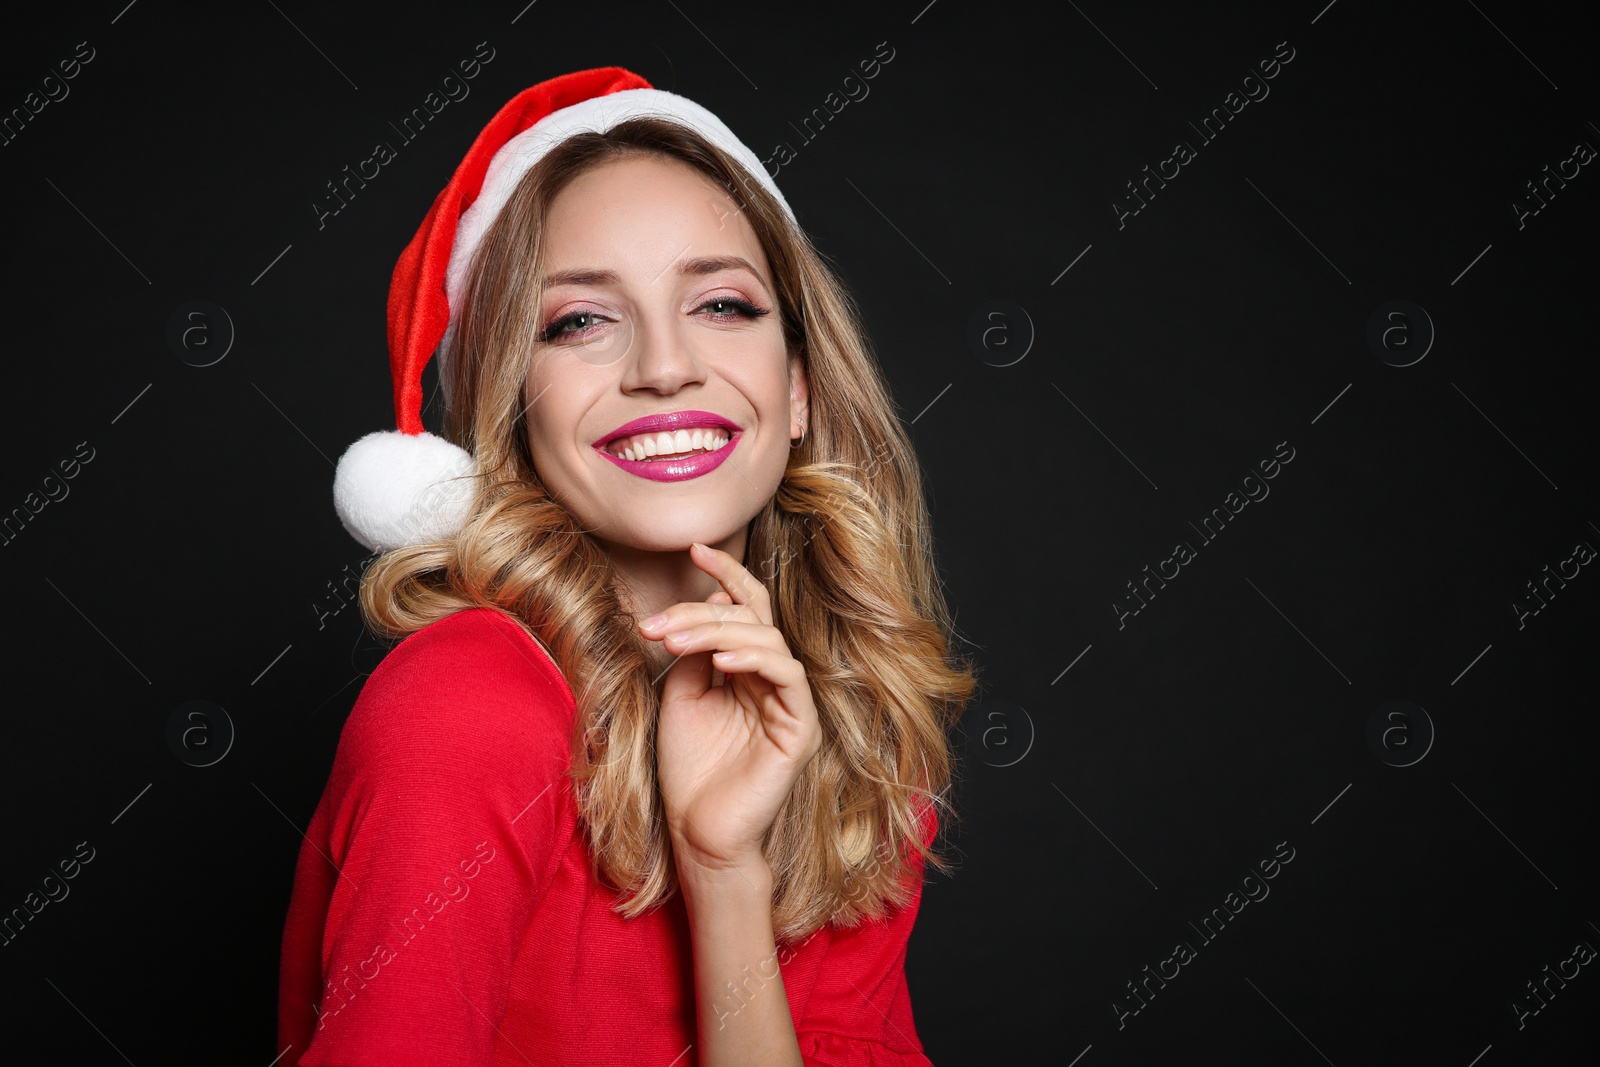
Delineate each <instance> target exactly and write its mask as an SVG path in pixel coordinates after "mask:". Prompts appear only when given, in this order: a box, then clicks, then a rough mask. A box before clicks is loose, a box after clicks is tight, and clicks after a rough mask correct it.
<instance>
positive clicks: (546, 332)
mask: <svg viewBox="0 0 1600 1067" xmlns="http://www.w3.org/2000/svg"><path fill="white" fill-rule="evenodd" d="M713 304H727V305H728V306H730V307H732V308H733V309H734V314H736V315H737V316H739V317H740V318H745V319H756V318H760V317H761V316H762V315H767V314H770V310H769V309H767V308H763V307H757V306H756V305H754V304H752V303H750V302H749V301H748V300H738V299H735V298H734V297H731V296H718V297H713V298H711V299H710V300H707V301H706V302H705V303H703V304H701V305H700V307H698V308H695V310H696V311H700V310H703V309H705V308H708V307H710V306H711V305H713ZM598 314H599V312H595V311H574V312H572V313H571V314H568V315H563V316H561V317H560V318H559V319H556V320H555V321H553V322H551V323H550V324H549V325H547V326H546V327H545V328H544V329H542V330H540V331H539V338H538V339H539V341H540V343H542V344H548V343H549V342H551V341H554V340H557V339H558V338H562V337H582V336H583V335H584V334H586V333H588V330H577V331H573V332H567V331H565V330H564V329H563V327H564V326H566V325H567V323H569V322H572V321H573V320H574V319H581V318H583V317H584V316H585V315H588V316H590V317H595V316H598ZM712 317H713V318H718V316H715V315H713V316H712ZM723 321H726V320H723Z"/></svg>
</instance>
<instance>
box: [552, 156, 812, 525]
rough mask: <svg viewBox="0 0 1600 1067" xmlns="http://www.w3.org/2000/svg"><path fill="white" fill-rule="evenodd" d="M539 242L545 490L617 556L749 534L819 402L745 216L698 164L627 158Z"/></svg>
mask: <svg viewBox="0 0 1600 1067" xmlns="http://www.w3.org/2000/svg"><path fill="white" fill-rule="evenodd" d="M542 243H543V250H544V278H545V284H544V294H543V300H542V304H541V306H540V307H539V308H538V309H537V310H538V325H539V328H540V333H539V336H540V341H539V342H538V343H537V344H536V345H535V347H534V351H533V354H532V356H531V359H530V361H529V364H528V375H527V380H526V382H525V383H524V386H523V403H524V404H525V405H526V413H527V414H526V420H527V433H528V444H529V447H530V450H531V452H532V455H533V462H534V467H535V469H536V470H537V471H538V474H539V477H540V478H541V479H542V481H543V482H544V485H545V487H546V488H547V489H548V490H549V491H550V493H551V494H552V495H553V496H554V497H555V498H556V500H557V501H559V502H560V503H561V504H562V505H563V506H564V507H565V508H566V509H567V510H568V511H569V512H571V513H572V514H573V516H574V517H575V518H576V519H577V521H578V523H579V524H580V525H581V526H582V528H583V529H585V530H587V531H589V532H591V533H593V534H594V535H595V536H596V537H598V538H600V539H601V540H602V541H606V542H610V543H613V544H619V545H627V546H629V547H631V548H636V549H643V550H650V551H674V550H683V549H687V548H688V546H689V542H690V541H700V542H702V543H705V544H713V545H714V544H718V543H719V542H723V541H726V540H727V539H728V538H730V537H733V536H734V535H736V534H742V532H743V530H744V528H745V526H746V524H747V523H749V521H750V520H751V518H753V517H754V516H755V515H756V513H757V512H759V511H760V510H761V509H762V508H763V507H764V506H765V505H766V503H767V501H769V500H770V499H771V498H772V495H773V493H774V492H775V491H776V490H777V486H778V482H779V480H780V479H781V478H782V476H783V470H784V466H785V465H786V463H787V462H788V457H789V442H790V440H791V439H797V438H799V436H800V434H801V424H800V422H799V417H800V416H801V415H803V414H804V410H805V401H806V396H807V390H806V381H805V375H804V371H803V370H802V369H801V367H800V364H799V361H798V360H793V361H791V360H790V359H789V358H788V355H787V352H786V350H785V344H784V336H783V326H782V323H781V322H780V320H779V312H778V303H777V296H776V293H775V290H774V289H773V285H772V280H771V275H770V274H769V268H768V264H767V259H766V256H765V254H764V253H763V252H762V250H761V245H760V242H759V241H758V240H757V238H756V235H755V232H754V231H753V230H752V229H751V227H750V224H749V223H748V222H747V221H746V220H745V219H744V217H743V215H742V214H741V213H740V211H739V208H738V205H737V204H735V203H734V202H733V200H732V199H731V198H730V197H729V196H728V194H727V193H726V192H724V191H723V190H722V189H721V188H720V187H719V186H718V185H717V184H716V183H714V182H712V181H711V180H710V179H708V178H706V177H705V176H704V175H702V174H701V173H700V172H698V171H696V170H695V169H694V168H692V167H690V166H688V165H687V164H684V163H680V162H677V161H674V160H666V159H662V158H660V157H656V156H629V157H625V158H623V159H621V160H614V161H612V162H609V163H606V164H603V165H601V166H599V167H596V168H595V169H593V170H590V171H588V172H586V173H585V174H583V175H582V176H580V177H578V178H577V179H575V180H573V181H572V182H571V183H570V184H569V185H568V186H567V187H566V188H565V189H563V190H562V191H561V192H560V193H559V194H558V195H557V196H556V198H555V199H554V201H552V203H551V205H550V210H549V213H548V217H547V219H546V222H545V228H544V232H543V235H542ZM752 309H753V310H754V311H756V312H765V314H752V313H751V311H752ZM640 419H646V420H652V421H649V422H646V423H644V424H641V425H639V426H633V425H632V424H634V423H636V422H637V421H638V420H640ZM636 430H637V431H642V432H635V431H636ZM618 431H623V432H622V433H621V434H620V435H619V433H618ZM696 431H698V433H697V432H696ZM664 435H666V436H664ZM630 453H631V455H632V456H633V458H631V459H630V458H629V454H630Z"/></svg>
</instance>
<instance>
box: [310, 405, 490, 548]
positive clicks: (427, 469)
mask: <svg viewBox="0 0 1600 1067" xmlns="http://www.w3.org/2000/svg"><path fill="white" fill-rule="evenodd" d="M476 469H477V468H476V465H475V463H474V461H473V458H472V456H471V455H470V454H468V453H467V451H466V450H465V449H462V448H459V447H457V446H456V445H453V444H451V443H450V442H449V441H446V440H445V439H444V438H442V437H436V436H434V435H433V434H431V433H426V432H424V433H419V434H408V433H401V432H400V431H399V430H379V431H377V432H376V433H369V434H367V435H366V436H365V437H363V438H361V439H360V440H359V441H357V442H356V443H355V444H353V445H351V446H350V447H349V448H347V449H345V453H344V455H342V456H340V457H339V465H338V467H337V468H336V469H335V471H334V475H333V509H334V510H335V511H336V512H338V513H339V521H340V522H342V523H343V524H344V528H345V529H346V530H348V531H349V532H350V536H351V537H354V538H355V539H356V540H357V541H360V542H361V543H362V544H363V545H366V546H367V547H368V548H370V549H372V550H373V551H376V552H387V551H389V550H390V549H393V548H399V547H400V546H402V545H416V544H423V543H425V542H428V541H438V540H443V539H444V538H447V537H449V536H450V535H451V534H454V533H455V532H456V531H458V530H460V529H461V527H462V525H463V524H464V523H465V522H466V519H467V514H468V512H469V511H470V510H471V508H472V496H473V486H474V477H473V475H474V474H475V472H476Z"/></svg>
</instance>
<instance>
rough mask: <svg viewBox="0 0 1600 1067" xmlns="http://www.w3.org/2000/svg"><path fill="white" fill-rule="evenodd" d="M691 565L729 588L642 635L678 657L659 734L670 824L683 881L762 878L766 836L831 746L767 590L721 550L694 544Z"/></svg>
mask: <svg viewBox="0 0 1600 1067" xmlns="http://www.w3.org/2000/svg"><path fill="white" fill-rule="evenodd" d="M689 558H690V559H691V560H692V561H693V562H694V564H695V566H697V567H699V568H700V569H701V570H703V571H705V572H706V573H707V574H709V575H711V576H712V577H714V578H716V579H717V581H718V582H720V583H721V585H722V589H720V590H719V591H717V592H715V593H713V594H712V595H711V596H710V597H708V598H706V600H705V601H704V602H702V603H690V602H687V601H686V602H683V603H679V604H675V605H673V606H672V607H670V608H668V609H666V610H665V611H663V612H661V613H660V614H659V615H656V616H653V617H652V618H650V619H646V620H645V621H644V622H643V623H641V624H640V632H641V633H643V634H644V635H645V636H646V637H648V638H650V639H651V640H659V641H662V642H663V643H664V647H665V648H666V650H667V651H668V652H671V653H673V654H674V655H675V656H677V657H678V659H677V660H676V661H675V662H674V663H673V664H672V665H671V667H669V668H668V670H667V678H666V683H665V686H664V688H663V689H662V693H661V716H660V721H659V724H658V726H657V729H656V775H657V779H658V781H659V783H660V788H661V795H662V799H663V800H664V801H665V807H666V814H667V825H668V828H669V830H670V831H671V833H672V840H673V846H674V848H675V849H676V851H677V853H678V857H677V859H678V865H679V869H680V873H681V872H682V871H683V868H684V865H685V864H690V865H692V866H693V869H694V870H696V871H705V872H710V873H718V872H723V871H731V870H742V869H758V868H759V867H760V866H761V865H762V864H764V863H765V860H764V858H763V857H762V855H761V840H762V837H763V836H764V835H765V834H766V832H767V830H768V828H769V827H771V825H772V823H773V820H774V819H775V818H776V817H777V814H778V809H779V808H781V807H782V806H783V802H784V800H785V799H786V798H787V797H788V796H789V791H790V790H791V789H792V788H793V786H794V783H795V780H796V779H798V778H799V776H800V772H801V771H802V770H803V769H804V768H805V765H806V763H807V762H809V761H810V759H811V758H812V757H813V756H814V755H816V753H817V750H818V749H819V748H821V747H822V728H821V726H820V724H819V723H818V721H817V709H816V706H815V705H814V704H813V703H812V699H811V684H810V682H809V681H807V679H806V675H805V669H804V668H803V667H802V666H801V665H800V662H799V661H798V660H796V659H795V658H794V657H793V656H792V655H791V654H790V652H789V646H788V644H787V643H786V642H785V641H784V639H783V635H782V634H781V633H780V632H779V631H778V628H777V627H776V626H774V625H773V624H772V605H771V600H770V598H769V596H768V594H767V590H766V587H765V586H763V585H762V584H761V582H760V581H758V580H757V579H756V577H755V576H754V575H752V574H751V573H750V572H749V571H748V570H746V569H745V568H744V566H743V565H742V564H740V563H739V561H738V560H736V559H734V558H733V557H732V556H731V555H729V554H728V553H726V552H723V551H721V550H719V549H715V548H711V547H709V546H707V545H702V544H699V543H698V542H697V543H695V544H694V545H692V546H691V547H690V549H689ZM714 669H715V670H720V671H722V672H723V673H724V675H725V678H724V680H723V683H722V684H721V685H717V684H714V681H713V670H714Z"/></svg>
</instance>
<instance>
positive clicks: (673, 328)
mask: <svg viewBox="0 0 1600 1067" xmlns="http://www.w3.org/2000/svg"><path fill="white" fill-rule="evenodd" d="M691 332H692V331H690V330H689V329H688V328H687V326H686V325H685V324H684V323H681V322H679V321H678V318H677V314H676V312H675V311H667V312H663V313H661V314H659V315H648V314H641V315H638V316H636V317H635V318H634V322H633V337H632V338H631V343H630V344H629V346H628V353H627V355H626V357H625V359H624V363H625V369H624V371H623V375H622V388H623V389H624V390H625V391H627V392H635V391H637V390H649V391H651V392H656V393H661V394H663V395H671V394H672V393H676V392H677V391H678V390H679V389H682V388H683V387H684V386H686V385H692V384H694V383H696V382H704V381H705V379H706V374H705V367H704V364H703V363H702V362H701V360H700V358H699V356H698V354H697V353H696V352H695V347H694V341H693V340H692V338H691V337H690V334H691Z"/></svg>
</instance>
